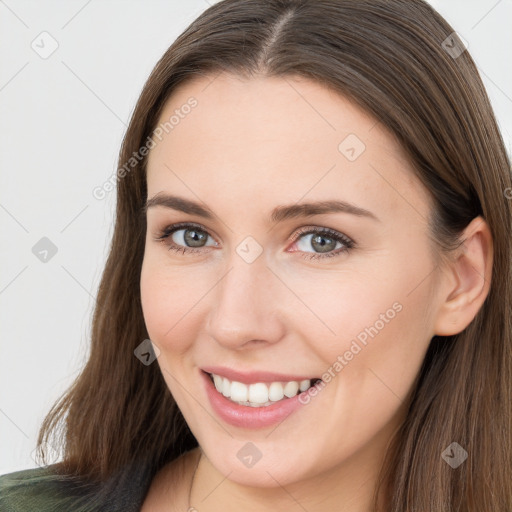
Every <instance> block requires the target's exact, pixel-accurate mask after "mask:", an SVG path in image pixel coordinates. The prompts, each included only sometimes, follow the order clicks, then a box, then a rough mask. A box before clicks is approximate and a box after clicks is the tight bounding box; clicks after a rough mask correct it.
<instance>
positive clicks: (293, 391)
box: [205, 372, 321, 407]
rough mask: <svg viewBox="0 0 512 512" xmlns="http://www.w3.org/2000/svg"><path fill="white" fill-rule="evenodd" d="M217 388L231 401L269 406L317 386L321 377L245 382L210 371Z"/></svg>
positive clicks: (253, 405)
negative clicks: (232, 379) (299, 379)
mask: <svg viewBox="0 0 512 512" xmlns="http://www.w3.org/2000/svg"><path fill="white" fill-rule="evenodd" d="M205 373H207V374H208V376H209V378H210V380H211V381H212V383H213V385H214V386H215V389H216V390H217V391H218V392H219V393H220V394H222V395H223V396H224V397H226V398H227V399H228V400H230V401H231V402H234V403H236V404H238V405H245V406H247V407H268V406H269V405H273V404H275V403H278V402H281V401H283V400H288V399H290V398H293V397H294V396H296V395H297V394H299V393H303V392H304V391H307V390H308V389H309V388H310V387H312V386H315V385H316V384H317V383H318V382H321V379H317V378H316V379H305V380H301V381H294V380H292V381H287V382H278V381H276V382H268V383H266V382H255V383H253V384H244V383H242V382H237V381H231V380H229V379H228V378H226V377H223V376H221V375H216V374H214V373H208V372H205Z"/></svg>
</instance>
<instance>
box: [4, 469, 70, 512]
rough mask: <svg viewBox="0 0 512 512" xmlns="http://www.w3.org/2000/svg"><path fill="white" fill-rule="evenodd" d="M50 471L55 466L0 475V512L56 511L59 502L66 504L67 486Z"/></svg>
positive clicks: (67, 496)
mask: <svg viewBox="0 0 512 512" xmlns="http://www.w3.org/2000/svg"><path fill="white" fill-rule="evenodd" d="M54 468H55V465H51V466H45V467H42V468H34V469H24V470H21V471H15V472H13V473H7V474H4V475H0V510H1V511H2V512H24V511H29V510H38V511H40V512H45V511H46V510H48V511H50V510H52V511H57V510H60V509H59V508H58V505H59V502H62V501H63V500H65V501H67V503H69V501H70V500H69V498H70V496H69V494H68V493H67V492H66V491H67V490H68V488H69V486H68V485H66V482H65V481H63V479H62V478H61V477H59V475H58V474H57V473H56V472H55V471H54Z"/></svg>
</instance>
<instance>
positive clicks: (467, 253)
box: [434, 216, 493, 336]
mask: <svg viewBox="0 0 512 512" xmlns="http://www.w3.org/2000/svg"><path fill="white" fill-rule="evenodd" d="M462 240H464V243H463V244H462V245H461V246H460V247H459V248H458V249H456V254H455V256H454V257H453V259H451V260H450V262H449V263H448V264H447V265H448V267H447V272H446V274H445V276H444V277H443V280H442V283H443V284H441V285H440V286H442V287H443V288H444V291H443V294H444V297H441V298H442V299H444V301H443V302H442V303H441V305H440V307H439V310H438V313H437V317H436V320H435V324H434V332H435V334H438V335H440V336H450V335H453V334H458V333H459V332H461V331H463V330H464V329H465V328H466V327H467V326H468V325H469V324H470V323H471V321H472V320H473V319H474V318H475V316H476V314H477V313H478V311H479V309H480V307H481V306H482V304H483V303H484V301H485V298H486V297H487V294H488V292H489V289H490V285H491V276H492V260H493V242H492V235H491V232H490V229H489V226H488V225H487V223H486V222H485V220H484V219H483V218H482V217H481V216H478V217H475V218H474V219H473V220H472V221H471V222H470V223H469V224H468V226H467V227H466V229H465V230H464V233H463V234H462Z"/></svg>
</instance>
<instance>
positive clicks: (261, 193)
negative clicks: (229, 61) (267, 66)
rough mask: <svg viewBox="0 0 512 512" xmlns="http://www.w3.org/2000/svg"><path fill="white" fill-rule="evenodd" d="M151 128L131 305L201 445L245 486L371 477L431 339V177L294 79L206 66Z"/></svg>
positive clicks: (349, 112)
mask: <svg viewBox="0 0 512 512" xmlns="http://www.w3.org/2000/svg"><path fill="white" fill-rule="evenodd" d="M192 97H193V99H191V98H192ZM166 122H167V125H164V123H166ZM160 123H161V124H160V125H159V128H157V130H156V132H155V134H156V136H153V141H154V143H155V144H154V147H152V149H151V151H150V154H149V160H148V168H147V184H148V200H149V201H151V203H150V204H149V207H148V209H147V238H146V247H145V254H144V262H143V266H142V275H141V294H142V295H141V297H142V306H143V312H144V318H145V322H146V326H147V329H148V333H149V336H150V338H151V340H152V341H153V343H154V344H155V345H156V346H157V347H158V349H159V351H160V352H159V357H158V358H157V362H158V364H159V365H160V368H161V370H162V373H163V377H164V378H165V381H166V383H167V385H168V387H169V389H170V391H171V393H172V394H173V396H174V398H175V400H176V402H177V403H178V405H179V408H180V409H181V411H182V413H183V415H184V417H185V419H186V421H187V423H188V425H189V426H190V428H191V430H192V432H193V434H194V436H195V437H196V439H197V440H198V442H199V444H200V446H201V448H202V450H203V452H204V453H205V455H206V456H207V458H208V459H209V460H210V462H211V463H212V464H213V466H214V467H215V468H216V469H217V470H218V471H219V472H220V473H222V475H228V474H229V479H230V480H232V481H235V482H238V483H242V484H248V485H255V486H268V487H271V486H272V487H273V486H276V485H277V483H276V482H279V484H280V485H283V486H284V485H286V484H290V483H293V482H297V481H301V480H304V479H307V478H312V477H315V476H318V475H321V474H324V476H325V474H326V473H325V472H329V473H331V474H334V473H336V474H339V473H342V472H348V471H350V474H351V475H352V477H353V479H354V483H356V482H360V483H362V482H363V481H366V480H367V479H368V478H369V477H370V476H371V475H374V471H375V468H376V467H378V462H379V461H380V457H381V455H382V453H383V450H384V448H385V446H386V444H387V442H388V441H389V438H390V436H391V434H392V432H393V431H394V430H395V428H396V427H397V426H398V425H399V423H400V422H401V421H402V420H403V418H404V412H405V407H406V400H407V396H408V393H409V392H410V391H411V388H412V386H413V383H414V380H415V378H416V376H417V374H418V372H419V369H420V366H421V363H422V361H423V358H424V355H425V352H426V350H427V348H428V344H429V342H430V340H431V338H432V336H433V335H434V334H435V329H434V324H435V317H436V307H437V305H438V303H439V300H440V299H439V297H438V296H439V293H438V292H437V291H436V290H437V287H436V286H435V280H436V271H434V269H435V268H436V267H435V262H434V259H433V251H432V250H431V241H430V239H429V237H428V227H427V218H428V215H429V211H430V200H429V197H428V195H427V192H426V190H425V189H424V188H423V187H422V185H421V184H420V183H419V181H418V180H417V179H416V178H415V177H414V175H413V173H412V171H411V169H410V167H409V165H408V163H407V161H406V159H405V156H404V154H403V152H402V150H401V148H400V147H399V145H398V144H397V142H396V141H395V140H394V139H393V138H392V137H391V136H390V134H389V133H388V132H386V131H385V130H384V129H383V128H382V125H381V124H379V123H377V122H376V120H375V119H373V118H371V117H370V116H369V115H367V114H365V113H364V111H362V110H360V109H359V108H358V107H357V106H355V104H353V103H351V102H349V101H348V100H347V99H345V98H344V97H341V96H339V95H337V94H336V93H334V92H332V91H329V90H327V89H326V88H324V87H322V86H321V85H318V84H317V83H315V82H312V81H308V80H305V79H292V78H290V77H288V78H286V79H283V78H279V79H278V78H253V79H251V80H242V79H240V78H238V77H234V76H231V75H226V74H221V75H219V76H217V78H212V77H204V78H200V79H197V80H196V81H194V82H188V83H186V84H184V85H182V86H181V87H180V88H179V89H177V90H176V91H175V93H174V94H173V96H172V98H171V99H170V100H169V101H168V103H167V104H166V106H165V109H164V110H163V113H162V115H161V118H160ZM166 196H173V197H175V198H179V199H180V200H178V199H174V200H173V201H171V200H166V199H165V198H166ZM155 197H159V198H160V200H159V201H158V200H153V201H152V199H154V198H155ZM328 202H329V203H330V202H336V203H337V206H338V208H336V211H334V209H333V210H332V211H331V210H330V209H329V208H327V207H326V206H328V205H327V203H328ZM192 203H194V204H196V205H197V206H195V207H191V206H190V205H191V204H192ZM317 203H324V204H323V205H322V204H320V205H317V206H308V207H306V206H304V205H306V204H308V205H315V204H317ZM342 203H344V204H345V208H340V205H341V206H343V204H342ZM333 205H334V203H332V204H331V206H333ZM181 210H183V211H181ZM205 211H207V212H209V216H207V215H206V214H204V212H205ZM178 223H186V224H187V225H185V226H183V225H182V226H178V227H176V228H175V230H174V232H173V233H171V234H169V231H171V230H170V229H168V228H169V227H171V226H173V225H175V224H178ZM189 223H190V224H192V225H188V224H189ZM166 230H167V234H168V235H169V236H168V237H167V238H163V239H161V240H157V238H159V237H160V236H161V235H162V234H163V233H164V234H165V232H166ZM326 230H328V231H326ZM315 231H318V233H316V232H315ZM172 248H175V249H178V250H173V249H172ZM205 369H207V370H208V372H209V373H216V374H217V375H218V377H217V378H216V379H217V381H218V382H220V386H227V387H225V388H224V389H225V390H229V393H231V394H232V395H233V397H232V398H238V399H240V397H243V396H246V397H247V398H248V399H250V400H251V402H255V403H258V402H262V401H267V396H266V395H265V391H266V390H267V389H268V390H269V392H270V395H271V397H272V398H273V399H275V400H273V399H272V398H271V397H269V398H270V400H268V401H270V402H272V404H273V405H271V406H270V408H269V409H267V407H266V406H262V405H261V404H260V406H259V407H252V406H249V405H238V404H234V403H233V402H232V400H231V399H228V398H226V397H224V396H223V395H222V393H219V392H218V391H216V390H215V391H213V390H214V385H213V384H212V383H211V381H210V378H209V377H206V374H205V373H204V372H203V370H205ZM212 369H214V370H215V371H212ZM233 371H236V372H239V374H234V373H232V372H233ZM255 372H256V373H257V372H270V373H273V374H278V375H264V374H261V375H255V374H254V373H255ZM240 374H241V375H240ZM205 377H206V378H205ZM226 377H227V378H228V380H226V382H225V381H224V380H223V378H226ZM294 378H296V379H294ZM314 378H321V379H322V381H323V382H321V383H320V384H317V385H316V386H315V387H314V388H310V389H309V390H308V391H305V392H303V393H302V394H300V395H299V396H298V398H288V397H284V398H283V399H282V400H278V398H279V397H280V396H282V393H283V392H285V391H286V390H287V391H288V394H290V395H293V392H294V391H296V388H297V385H295V384H287V382H288V381H292V382H293V380H297V381H299V384H300V381H301V380H307V379H314ZM228 381H237V382H240V383H241V384H235V385H232V386H230V385H229V382H228ZM244 382H245V383H246V384H247V385H246V386H244V385H243V384H244ZM278 382H283V383H284V384H285V386H283V385H282V384H281V386H280V385H279V384H277V383H278ZM272 383H274V384H272ZM251 384H253V385H252V386H251ZM254 384H258V385H254ZM303 384H304V383H303ZM262 385H264V386H263V387H262ZM299 391H300V389H299ZM226 393H227V391H226ZM245 393H250V395H245ZM260 393H261V394H260ZM274 393H275V394H274ZM262 397H264V398H262ZM288 400H290V402H287V401H288ZM237 401H240V400H237ZM290 404H291V405H290ZM169 421H171V419H169ZM323 481H326V480H325V479H324V480H323Z"/></svg>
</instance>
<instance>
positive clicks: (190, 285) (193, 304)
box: [140, 255, 211, 353]
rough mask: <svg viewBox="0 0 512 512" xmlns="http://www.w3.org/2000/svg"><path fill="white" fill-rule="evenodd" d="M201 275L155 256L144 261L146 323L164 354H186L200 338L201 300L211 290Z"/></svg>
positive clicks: (150, 334)
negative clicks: (164, 261)
mask: <svg viewBox="0 0 512 512" xmlns="http://www.w3.org/2000/svg"><path fill="white" fill-rule="evenodd" d="M199 274H200V272H198V273H194V272H190V271H189V270H186V269H184V268H182V269H181V270H180V268H179V267H176V268H174V267H173V268H171V267H169V266H168V265H165V263H162V261H159V260H158V258H157V257H155V256H152V255H149V257H148V258H145V259H144V262H143V265H142V270H141V279H140V291H141V303H142V311H143V315H144V321H145V324H146V328H147V331H148V334H149V337H150V338H151V340H152V341H154V342H155V343H156V344H157V346H158V347H159V348H160V349H161V350H163V351H164V352H173V353H182V352H184V351H186V350H187V349H188V348H190V345H191V343H192V340H194V339H196V338H197V335H196V332H197V331H198V330H199V329H200V319H199V317H198V314H199V310H200V307H199V306H200V302H201V298H202V297H203V296H204V295H205V294H206V293H207V291H208V289H209V288H211V285H208V282H207V281H206V280H205V279H201V278H200V276H199ZM205 277H206V276H205Z"/></svg>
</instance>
